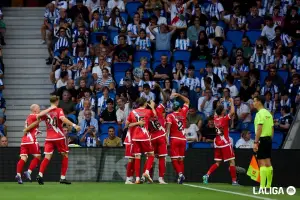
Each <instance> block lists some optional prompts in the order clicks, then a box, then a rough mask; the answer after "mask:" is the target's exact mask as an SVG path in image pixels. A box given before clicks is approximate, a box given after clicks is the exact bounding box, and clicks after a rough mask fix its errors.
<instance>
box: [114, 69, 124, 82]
mask: <svg viewBox="0 0 300 200" xmlns="http://www.w3.org/2000/svg"><path fill="white" fill-rule="evenodd" d="M114 78H115V81H116V83H117V84H119V83H120V80H121V79H122V78H124V72H115V73H114Z"/></svg>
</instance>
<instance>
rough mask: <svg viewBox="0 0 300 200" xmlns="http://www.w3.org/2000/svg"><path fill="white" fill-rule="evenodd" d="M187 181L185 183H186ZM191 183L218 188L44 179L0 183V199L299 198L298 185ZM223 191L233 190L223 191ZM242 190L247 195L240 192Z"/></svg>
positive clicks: (221, 199)
mask: <svg viewBox="0 0 300 200" xmlns="http://www.w3.org/2000/svg"><path fill="white" fill-rule="evenodd" d="M187 184H188V183H187ZM190 184H191V185H193V186H200V187H207V188H213V189H217V190H222V191H212V190H207V189H203V188H198V187H191V186H187V185H177V184H168V185H159V184H143V185H125V184H123V183H86V182H73V183H72V185H61V184H59V183H54V182H45V185H38V184H37V183H36V182H33V183H24V184H23V185H18V184H17V183H3V182H2V183H1V182H0V196H1V200H69V199H70V200H96V199H103V200H117V199H120V200H135V199H137V200H194V199H195V200H201V199H203V200H227V199H228V200H241V199H243V200H244V199H249V200H250V199H263V200H275V199H276V200H294V199H295V200H296V199H300V191H299V189H298V191H297V193H296V194H295V195H294V196H288V195H260V196H258V195H253V193H252V187H244V186H238V187H236V186H231V185H229V184H216V183H212V184H208V185H203V184H198V183H190ZM224 191H228V192H233V193H235V194H233V193H225V192H224ZM243 194H246V195H250V196H241V195H243Z"/></svg>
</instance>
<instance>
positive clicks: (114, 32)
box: [108, 30, 119, 43]
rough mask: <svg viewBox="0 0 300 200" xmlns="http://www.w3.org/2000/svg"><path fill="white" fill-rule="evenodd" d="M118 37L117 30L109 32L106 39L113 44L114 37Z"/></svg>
mask: <svg viewBox="0 0 300 200" xmlns="http://www.w3.org/2000/svg"><path fill="white" fill-rule="evenodd" d="M117 35H119V33H118V31H117V30H110V31H109V34H108V39H109V40H110V41H111V43H113V42H114V38H115V36H117Z"/></svg>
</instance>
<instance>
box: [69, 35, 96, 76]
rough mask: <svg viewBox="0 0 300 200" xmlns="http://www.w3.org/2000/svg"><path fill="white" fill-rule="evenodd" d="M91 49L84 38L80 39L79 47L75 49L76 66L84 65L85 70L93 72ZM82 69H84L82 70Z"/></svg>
mask: <svg viewBox="0 0 300 200" xmlns="http://www.w3.org/2000/svg"><path fill="white" fill-rule="evenodd" d="M88 55H89V48H88V47H87V46H86V42H85V40H84V39H83V38H78V41H77V46H76V47H74V48H73V56H74V57H75V59H74V64H79V62H82V63H83V68H84V69H86V70H88V72H91V69H92V61H91V59H90V58H89V56H88ZM81 69H82V68H81Z"/></svg>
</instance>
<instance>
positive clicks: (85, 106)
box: [78, 100, 95, 124]
mask: <svg viewBox="0 0 300 200" xmlns="http://www.w3.org/2000/svg"><path fill="white" fill-rule="evenodd" d="M90 108H91V102H90V101H89V100H85V101H84V102H83V109H82V110H80V111H79V114H78V124H80V123H81V121H82V120H85V116H84V112H85V111H86V110H90ZM91 116H92V118H95V112H94V111H92V110H91Z"/></svg>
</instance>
